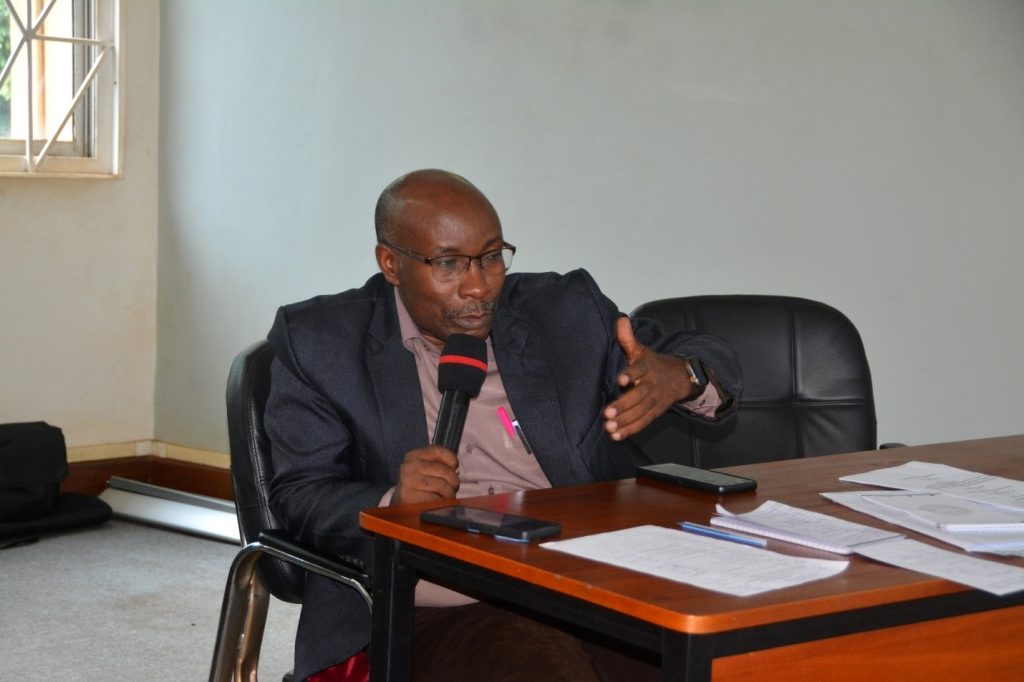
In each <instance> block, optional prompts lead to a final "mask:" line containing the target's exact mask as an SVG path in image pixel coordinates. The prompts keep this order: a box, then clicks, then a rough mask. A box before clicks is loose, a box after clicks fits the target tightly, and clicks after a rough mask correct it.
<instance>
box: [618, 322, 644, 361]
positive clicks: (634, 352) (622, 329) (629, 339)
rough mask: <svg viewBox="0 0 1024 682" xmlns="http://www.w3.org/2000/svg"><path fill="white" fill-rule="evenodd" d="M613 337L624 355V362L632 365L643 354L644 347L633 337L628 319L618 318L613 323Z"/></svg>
mask: <svg viewBox="0 0 1024 682" xmlns="http://www.w3.org/2000/svg"><path fill="white" fill-rule="evenodd" d="M615 337H616V338H617V339H618V341H619V345H620V346H622V351H623V352H624V353H625V354H626V361H627V362H628V363H629V364H631V365H632V364H633V363H634V362H636V361H637V360H638V359H639V358H640V356H641V355H642V354H643V349H644V346H643V345H641V344H640V343H638V342H637V340H636V337H635V336H633V325H632V324H630V322H629V318H628V317H620V318H619V319H617V320H616V321H615Z"/></svg>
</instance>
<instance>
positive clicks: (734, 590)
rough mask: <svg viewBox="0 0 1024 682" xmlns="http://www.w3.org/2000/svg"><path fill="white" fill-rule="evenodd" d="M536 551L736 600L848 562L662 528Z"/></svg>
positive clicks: (587, 538)
mask: <svg viewBox="0 0 1024 682" xmlns="http://www.w3.org/2000/svg"><path fill="white" fill-rule="evenodd" d="M541 547H544V548H546V549H553V550H556V551H559V552H565V553H567V554H573V555H575V556H579V557H583V558H585V559H592V560H594V561H600V562H603V563H606V564H613V565H615V566H621V567H623V568H629V569H631V570H634V571H639V572H641V573H647V574H649V575H656V576H658V577H660V578H668V579H669V580H676V581H679V582H682V583H687V584H688V585H694V586H696V587H700V588H703V589H705V590H714V591H715V592H723V593H725V594H732V595H735V596H739V597H745V596H749V595H752V594H759V593H761V592H768V591H770V590H778V589H781V588H784V587H792V586H793V585H800V584H802V583H806V582H810V581H812V580H821V579H822V578H828V577H831V576H833V575H836V574H838V573H841V572H842V571H843V570H844V569H845V568H846V566H847V565H848V563H849V562H847V561H834V560H830V559H806V558H802V557H792V556H786V555H784V554H779V553H777V552H771V551H768V550H766V549H759V548H757V547H748V546H746V545H740V544H737V543H734V542H728V541H725V540H716V539H713V538H707V537H703V536H699V535H692V534H689V533H684V532H682V531H679V530H675V529H672V528H663V527H661V526H637V527H635V528H626V529H623V530H617V531H612V532H609V533H599V534H597V535H587V536H584V537H580V538H573V539H571V540H557V541H554V542H545V543H543V544H542V545H541Z"/></svg>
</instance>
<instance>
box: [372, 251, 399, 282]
mask: <svg viewBox="0 0 1024 682" xmlns="http://www.w3.org/2000/svg"><path fill="white" fill-rule="evenodd" d="M375 253H376V256H377V267H378V268H380V271H381V273H382V274H383V275H384V279H386V280H387V282H388V284H391V285H392V286H396V287H397V286H398V259H397V258H396V257H395V254H394V252H393V251H391V249H389V248H387V247H386V246H384V245H383V244H377V248H376V251H375Z"/></svg>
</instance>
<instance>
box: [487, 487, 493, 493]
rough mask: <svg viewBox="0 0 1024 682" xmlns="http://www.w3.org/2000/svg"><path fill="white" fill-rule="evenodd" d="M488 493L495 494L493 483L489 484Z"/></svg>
mask: <svg viewBox="0 0 1024 682" xmlns="http://www.w3.org/2000/svg"><path fill="white" fill-rule="evenodd" d="M487 494H488V495H493V494H494V486H493V485H489V486H487Z"/></svg>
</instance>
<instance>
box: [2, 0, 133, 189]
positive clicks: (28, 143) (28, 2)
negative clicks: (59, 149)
mask: <svg viewBox="0 0 1024 682" xmlns="http://www.w3.org/2000/svg"><path fill="white" fill-rule="evenodd" d="M3 1H4V2H5V3H6V5H7V9H8V10H9V12H10V16H11V18H12V19H13V20H14V23H15V25H16V26H17V27H18V31H19V32H20V33H21V39H20V40H19V41H18V44H17V46H16V47H13V48H12V49H11V52H10V54H9V55H8V58H7V63H6V64H4V67H3V69H2V70H0V84H2V83H4V81H5V80H6V79H7V78H8V76H9V75H10V72H11V71H12V70H13V68H14V62H15V61H16V60H17V58H18V54H19V53H20V52H21V49H22V48H23V47H26V50H25V61H26V68H27V73H28V77H27V78H26V79H25V86H26V90H27V93H26V95H27V102H26V105H27V109H28V112H27V113H28V118H27V120H26V122H25V123H26V128H27V130H26V132H27V134H26V135H25V161H26V163H27V166H28V172H30V173H31V172H34V171H35V170H36V168H37V167H38V166H39V165H40V164H41V163H42V162H43V160H44V159H45V158H46V155H47V153H48V152H49V151H50V147H51V146H53V143H54V141H56V140H57V138H58V137H60V134H61V132H62V131H63V130H64V128H65V126H67V124H68V121H70V120H71V117H72V114H73V113H74V110H75V107H76V106H78V103H79V102H80V101H81V99H82V97H83V96H84V95H85V93H86V92H87V91H88V89H89V86H90V85H91V84H92V82H93V79H94V78H95V77H96V73H97V72H98V71H99V68H100V66H101V65H102V64H103V63H104V61H105V59H106V57H107V55H108V53H110V52H111V51H112V50H113V48H114V43H112V42H110V41H103V40H95V39H92V38H81V37H77V36H70V37H68V36H48V35H45V34H42V33H39V31H40V29H41V28H42V26H43V22H45V21H46V18H47V16H49V14H50V11H51V10H53V8H54V7H55V6H56V4H57V1H58V0H50V1H49V2H48V3H47V4H46V6H45V7H44V8H43V10H42V11H41V12H40V13H39V16H38V17H37V18H36V19H35V20H34V21H33V19H32V4H33V0H25V21H24V23H23V22H22V20H21V17H19V16H18V13H17V11H16V10H15V9H14V3H13V0H3ZM33 40H39V41H42V42H45V41H52V42H60V43H71V44H73V45H86V46H92V47H94V48H99V49H100V52H99V55H98V56H97V57H96V60H95V62H94V63H93V65H92V68H90V69H89V72H88V73H87V74H86V75H85V77H84V78H83V79H82V83H81V85H80V86H79V87H78V90H77V91H76V92H75V96H74V97H73V98H72V100H71V104H70V106H69V107H68V110H67V112H66V113H65V114H64V118H63V119H62V120H61V123H60V125H59V126H57V130H56V131H54V133H53V135H51V136H50V137H49V138H48V139H47V140H46V144H45V145H44V146H43V148H42V150H41V151H40V152H39V155H38V156H36V155H34V154H33V153H32V142H33V140H34V138H35V123H34V121H35V101H34V94H35V92H34V88H35V69H34V68H33V67H34V63H33V56H32V47H31V42H32V41H33Z"/></svg>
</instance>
